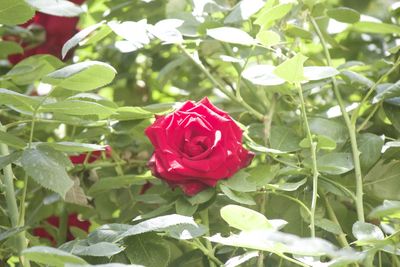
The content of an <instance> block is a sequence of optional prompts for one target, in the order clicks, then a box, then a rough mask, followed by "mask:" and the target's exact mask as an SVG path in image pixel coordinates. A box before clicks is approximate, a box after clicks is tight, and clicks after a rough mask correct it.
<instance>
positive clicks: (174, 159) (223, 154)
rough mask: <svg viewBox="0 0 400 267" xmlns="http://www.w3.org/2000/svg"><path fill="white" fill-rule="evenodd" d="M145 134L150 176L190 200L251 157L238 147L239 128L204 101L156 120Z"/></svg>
mask: <svg viewBox="0 0 400 267" xmlns="http://www.w3.org/2000/svg"><path fill="white" fill-rule="evenodd" d="M145 133H146V135H147V137H148V138H149V139H150V141H151V143H152V144H153V146H154V153H153V155H152V157H151V158H150V160H149V162H148V166H149V168H150V169H151V171H152V173H153V175H154V176H156V177H158V178H160V179H162V180H165V181H166V182H167V183H168V184H170V185H171V186H172V187H175V186H179V187H181V188H182V189H183V191H184V192H185V193H186V194H187V195H191V196H192V195H195V194H197V193H198V192H200V191H201V190H203V189H205V188H207V187H210V186H211V187H214V186H215V185H216V183H217V181H218V180H221V179H227V178H229V177H231V176H232V175H233V174H234V173H236V172H237V171H238V170H239V169H241V168H244V167H246V166H248V165H249V164H250V162H251V160H252V159H253V157H254V154H253V153H252V152H250V151H248V150H246V149H245V148H243V146H242V130H241V129H240V128H239V126H238V125H237V124H236V123H235V122H234V121H233V120H232V118H231V117H230V116H229V115H228V114H227V113H226V112H224V111H222V110H220V109H218V108H217V107H215V106H214V105H213V104H212V103H211V102H210V101H209V100H208V99H207V98H204V99H202V100H201V101H200V102H198V103H194V102H192V101H187V102H186V103H184V105H183V106H182V107H181V108H180V109H178V110H177V111H175V112H173V113H171V114H168V115H165V116H156V120H155V122H154V123H153V124H152V125H151V126H149V127H148V128H147V129H146V130H145Z"/></svg>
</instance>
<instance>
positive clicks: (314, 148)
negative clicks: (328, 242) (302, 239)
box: [296, 83, 319, 237]
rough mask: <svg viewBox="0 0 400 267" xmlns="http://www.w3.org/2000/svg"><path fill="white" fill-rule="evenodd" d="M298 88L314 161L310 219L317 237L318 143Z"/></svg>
mask: <svg viewBox="0 0 400 267" xmlns="http://www.w3.org/2000/svg"><path fill="white" fill-rule="evenodd" d="M296 88H297V91H298V94H299V97H300V106H301V114H302V115H303V121H304V126H305V130H306V134H307V139H308V142H309V145H310V152H311V161H312V175H313V177H312V184H313V188H312V190H313V191H312V199H311V217H310V229H311V237H315V210H316V208H317V198H318V175H319V174H318V168H317V143H316V142H314V141H313V137H312V135H311V130H310V125H309V124H308V119H307V112H306V104H305V101H304V96H303V89H302V88H301V85H300V84H299V83H296Z"/></svg>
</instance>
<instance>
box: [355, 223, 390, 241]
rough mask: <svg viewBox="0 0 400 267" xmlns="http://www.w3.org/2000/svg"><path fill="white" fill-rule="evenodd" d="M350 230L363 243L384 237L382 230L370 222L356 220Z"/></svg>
mask: <svg viewBox="0 0 400 267" xmlns="http://www.w3.org/2000/svg"><path fill="white" fill-rule="evenodd" d="M352 232H353V235H354V237H355V238H357V241H361V243H363V244H365V243H368V242H370V241H377V240H382V239H384V235H383V232H382V230H381V229H379V227H378V226H376V225H373V224H371V223H365V222H360V221H358V222H356V223H355V224H353V228H352Z"/></svg>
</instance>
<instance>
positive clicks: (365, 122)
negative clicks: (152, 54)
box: [357, 103, 381, 132]
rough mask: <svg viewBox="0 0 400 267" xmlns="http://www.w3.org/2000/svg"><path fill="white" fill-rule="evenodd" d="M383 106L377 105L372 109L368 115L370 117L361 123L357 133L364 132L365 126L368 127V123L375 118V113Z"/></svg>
mask: <svg viewBox="0 0 400 267" xmlns="http://www.w3.org/2000/svg"><path fill="white" fill-rule="evenodd" d="M380 106H381V105H380V104H378V103H377V104H376V105H375V106H374V108H373V109H372V111H371V112H370V113H369V114H368V116H367V117H366V118H365V120H364V121H363V122H362V123H361V125H360V126H358V127H357V132H360V131H362V130H363V129H364V128H365V126H366V125H367V123H368V122H369V120H370V119H371V118H372V117H373V116H374V114H375V112H376V111H377V110H378V109H379V107H380Z"/></svg>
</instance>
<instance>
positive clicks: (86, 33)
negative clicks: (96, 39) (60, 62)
mask: <svg viewBox="0 0 400 267" xmlns="http://www.w3.org/2000/svg"><path fill="white" fill-rule="evenodd" d="M102 25H104V22H99V23H96V24H94V25H91V26H89V27H87V28H85V29H83V30H81V31H80V32H78V33H77V34H75V35H74V36H72V38H71V39H69V40H68V41H67V42H65V44H64V45H63V47H62V50H61V55H62V58H65V56H66V55H67V54H68V52H69V51H70V50H71V49H72V48H73V47H75V46H77V45H78V44H79V43H80V42H81V41H82V40H83V39H85V38H86V37H87V36H89V35H90V34H91V33H92V32H94V31H95V30H97V29H98V28H99V27H101V26H102Z"/></svg>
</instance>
